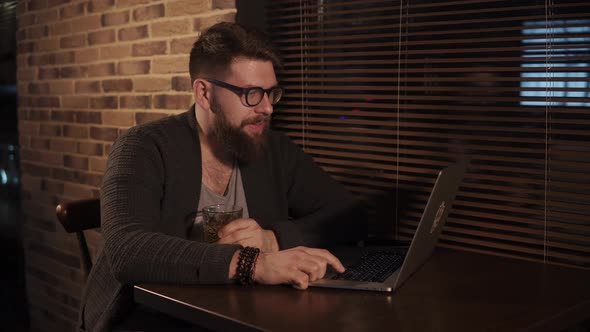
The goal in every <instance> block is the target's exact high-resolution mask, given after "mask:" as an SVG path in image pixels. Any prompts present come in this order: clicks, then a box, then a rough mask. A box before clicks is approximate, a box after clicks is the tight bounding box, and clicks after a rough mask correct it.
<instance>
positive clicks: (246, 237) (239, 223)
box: [217, 219, 279, 252]
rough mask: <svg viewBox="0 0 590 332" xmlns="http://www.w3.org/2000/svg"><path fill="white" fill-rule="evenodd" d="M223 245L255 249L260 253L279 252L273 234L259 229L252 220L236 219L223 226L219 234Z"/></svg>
mask: <svg viewBox="0 0 590 332" xmlns="http://www.w3.org/2000/svg"><path fill="white" fill-rule="evenodd" d="M217 235H218V236H219V241H217V243H223V244H240V245H242V246H244V247H257V248H260V251H262V252H276V251H279V244H278V242H277V238H276V236H275V233H274V232H273V231H271V230H266V229H263V228H262V227H260V225H258V223H257V222H256V220H254V219H236V220H233V221H232V222H230V223H229V224H227V225H225V226H223V227H222V228H221V229H220V230H219V232H217Z"/></svg>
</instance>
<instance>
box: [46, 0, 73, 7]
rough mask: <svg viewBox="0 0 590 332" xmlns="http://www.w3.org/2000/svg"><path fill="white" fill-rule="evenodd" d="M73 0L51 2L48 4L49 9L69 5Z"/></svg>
mask: <svg viewBox="0 0 590 332" xmlns="http://www.w3.org/2000/svg"><path fill="white" fill-rule="evenodd" d="M70 1H71V0H49V1H48V3H47V6H48V7H57V6H61V5H63V4H66V3H69V2H70Z"/></svg>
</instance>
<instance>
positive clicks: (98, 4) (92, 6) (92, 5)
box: [88, 0, 115, 13]
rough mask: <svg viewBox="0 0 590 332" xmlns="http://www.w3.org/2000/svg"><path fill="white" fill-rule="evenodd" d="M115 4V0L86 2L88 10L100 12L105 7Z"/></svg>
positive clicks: (91, 0)
mask: <svg viewBox="0 0 590 332" xmlns="http://www.w3.org/2000/svg"><path fill="white" fill-rule="evenodd" d="M114 5H115V0H90V1H89V2H88V11H89V12H91V13H92V12H102V11H104V10H105V9H109V8H112V7H113V6H114Z"/></svg>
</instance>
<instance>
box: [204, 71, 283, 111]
mask: <svg viewBox="0 0 590 332" xmlns="http://www.w3.org/2000/svg"><path fill="white" fill-rule="evenodd" d="M205 80H206V81H207V82H209V83H212V84H214V85H217V86H219V87H222V88H224V89H228V90H229V91H231V92H233V93H235V94H237V95H238V96H239V97H240V99H241V100H242V104H244V105H245V106H250V107H252V106H256V105H258V104H260V102H261V101H262V98H264V94H265V93H266V94H267V95H268V100H270V103H271V104H272V105H275V104H276V103H278V102H279V100H281V97H282V96H283V88H281V87H280V86H273V87H272V88H270V89H263V88H261V87H259V86H253V87H249V88H242V87H239V86H235V85H233V84H229V83H225V82H222V81H218V80H214V79H209V78H206V79H205Z"/></svg>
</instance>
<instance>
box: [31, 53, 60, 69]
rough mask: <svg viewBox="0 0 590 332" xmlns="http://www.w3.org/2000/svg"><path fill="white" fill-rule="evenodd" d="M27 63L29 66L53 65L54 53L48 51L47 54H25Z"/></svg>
mask: <svg viewBox="0 0 590 332" xmlns="http://www.w3.org/2000/svg"><path fill="white" fill-rule="evenodd" d="M27 64H28V65H29V66H39V65H53V64H55V54H54V53H49V54H42V55H36V54H31V55H27Z"/></svg>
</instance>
